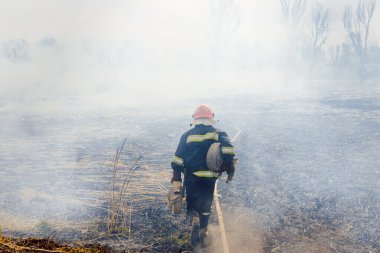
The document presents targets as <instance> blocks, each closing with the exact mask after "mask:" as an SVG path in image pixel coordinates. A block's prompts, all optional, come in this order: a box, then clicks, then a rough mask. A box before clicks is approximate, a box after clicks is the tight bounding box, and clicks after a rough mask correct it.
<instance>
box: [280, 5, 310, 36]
mask: <svg viewBox="0 0 380 253" xmlns="http://www.w3.org/2000/svg"><path fill="white" fill-rule="evenodd" d="M280 1H281V10H282V15H283V16H284V18H285V22H286V23H287V25H288V26H289V27H290V28H291V29H292V30H299V29H300V24H301V20H302V17H303V14H304V13H305V8H306V0H280Z"/></svg>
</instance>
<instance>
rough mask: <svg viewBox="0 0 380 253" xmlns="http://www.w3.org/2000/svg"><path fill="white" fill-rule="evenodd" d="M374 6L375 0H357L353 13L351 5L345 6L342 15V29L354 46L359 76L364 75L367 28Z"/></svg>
mask: <svg viewBox="0 0 380 253" xmlns="http://www.w3.org/2000/svg"><path fill="white" fill-rule="evenodd" d="M375 7H376V0H359V3H358V5H357V6H356V12H355V15H353V12H352V8H351V6H346V8H345V10H344V15H343V24H344V29H345V30H346V32H347V35H348V38H349V40H350V42H351V44H352V47H353V48H354V50H355V52H356V55H357V57H358V58H359V63H360V67H361V76H362V78H363V77H365V75H366V74H365V63H366V53H367V47H368V36H369V28H370V24H371V20H372V16H373V12H374V10H375Z"/></svg>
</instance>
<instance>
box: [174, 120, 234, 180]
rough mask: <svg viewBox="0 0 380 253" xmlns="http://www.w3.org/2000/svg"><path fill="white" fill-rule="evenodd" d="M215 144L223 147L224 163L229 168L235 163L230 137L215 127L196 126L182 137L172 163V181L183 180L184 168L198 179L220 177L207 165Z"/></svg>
mask: <svg viewBox="0 0 380 253" xmlns="http://www.w3.org/2000/svg"><path fill="white" fill-rule="evenodd" d="M214 142H219V143H220V145H221V150H222V156H223V162H224V163H225V164H226V165H227V166H228V165H229V164H231V163H233V158H234V155H235V149H234V147H233V146H232V144H231V141H230V140H229V138H228V135H227V134H226V133H225V132H222V131H220V130H218V129H216V128H214V127H213V126H206V125H203V124H200V125H195V127H194V128H192V129H190V130H188V131H187V132H185V133H184V134H183V135H182V137H181V140H180V142H179V145H178V148H177V150H176V152H175V156H174V158H173V160H172V162H171V166H172V168H173V179H172V180H173V181H178V180H181V172H184V168H186V173H187V174H194V175H196V176H198V177H208V178H216V177H218V176H219V173H216V172H212V171H210V170H209V169H208V168H207V165H206V156H207V151H208V149H209V148H210V146H211V144H213V143H214Z"/></svg>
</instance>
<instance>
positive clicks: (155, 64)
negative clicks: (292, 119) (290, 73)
mask: <svg viewBox="0 0 380 253" xmlns="http://www.w3.org/2000/svg"><path fill="white" fill-rule="evenodd" d="M315 2H316V1H308V2H307V8H306V12H305V15H304V17H303V21H302V29H303V31H304V34H305V36H307V34H308V30H310V28H309V25H310V22H311V21H310V20H311V9H312V6H313V4H314V3H315ZM319 2H320V3H322V4H323V5H324V6H325V7H327V8H329V19H330V31H329V37H328V39H327V44H326V47H328V46H329V45H334V44H336V43H341V42H344V41H346V40H347V38H346V35H345V33H344V29H343V24H342V15H343V11H344V7H345V6H346V5H352V6H354V5H355V3H356V2H357V1H354V0H350V1H327V0H323V1H322V0H321V1H319ZM214 3H215V1H211V0H209V1H202V0H197V1H190V0H187V1H174V0H162V1H154V0H143V1H141V0H133V1H132V0H131V1H107V2H104V1H79V2H78V1H63V0H62V1H61V0H57V1H48V0H37V1H33V2H31V1H21V0H16V1H1V8H0V24H1V29H0V44H1V56H0V66H1V68H2V71H1V72H2V73H1V75H0V82H1V83H0V97H1V99H2V101H3V102H2V104H3V108H4V104H6V105H7V106H16V107H17V106H21V107H22V106H25V105H26V106H27V107H31V106H38V105H39V104H46V103H48V105H49V106H48V107H49V108H56V107H60V106H62V105H67V104H68V102H67V101H75V102H70V103H71V105H75V106H78V105H79V103H80V105H112V104H115V105H132V104H141V101H144V103H147V102H148V101H150V102H152V103H153V102H154V103H164V102H165V101H173V100H175V99H181V98H193V97H197V98H202V96H205V97H210V96H218V95H220V94H234V93H236V92H238V91H240V92H241V91H242V90H254V91H257V90H261V89H263V88H265V89H271V87H272V88H273V87H274V86H271V85H272V84H278V83H279V82H281V80H283V73H282V72H281V71H279V70H278V66H276V64H275V63H276V60H277V58H280V55H281V53H282V52H283V51H284V46H285V45H284V44H285V41H286V40H285V39H284V38H285V37H286V27H284V25H283V18H282V15H281V6H280V1H277V0H271V1H248V0H240V1H238V0H236V1H232V3H233V4H232V5H230V6H229V7H228V8H227V11H220V10H215V9H213V8H212V6H213V4H214ZM379 24H380V15H379V7H377V9H376V10H375V13H374V19H373V22H372V26H371V27H370V28H371V31H370V42H371V43H374V42H376V41H378V40H379V36H380V35H379V34H378V33H377V30H378V27H379ZM9 52H11V53H9ZM12 52H17V53H12ZM20 52H21V53H20ZM9 55H10V56H9ZM9 57H11V60H10V59H9ZM263 64H265V66H266V67H265V68H263V67H262V66H263ZM268 66H270V67H268ZM252 87H254V88H252ZM276 88H277V87H276ZM276 88H275V89H276ZM78 100H79V101H81V102H77V101H78ZM4 101H5V102H4ZM46 101H48V102H46ZM44 108H47V107H46V106H44Z"/></svg>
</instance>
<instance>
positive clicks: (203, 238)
mask: <svg viewBox="0 0 380 253" xmlns="http://www.w3.org/2000/svg"><path fill="white" fill-rule="evenodd" d="M209 219H210V213H201V214H200V215H199V223H200V228H201V230H200V233H199V236H200V242H201V247H202V248H207V247H208V245H209V242H208V240H207V226H208V221H209Z"/></svg>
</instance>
